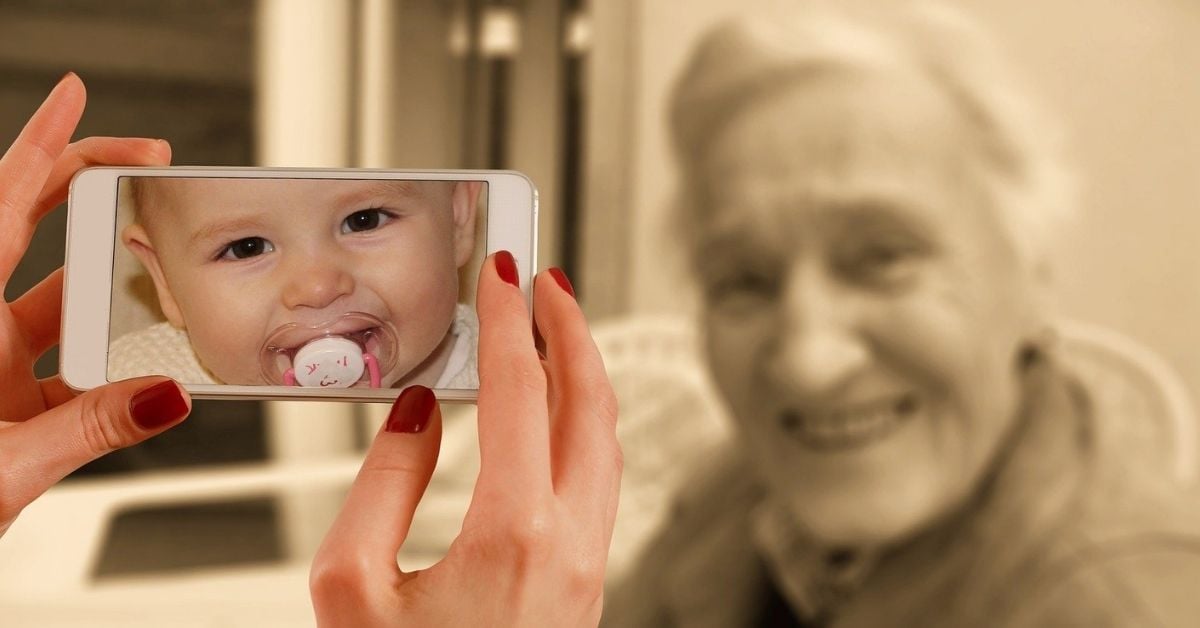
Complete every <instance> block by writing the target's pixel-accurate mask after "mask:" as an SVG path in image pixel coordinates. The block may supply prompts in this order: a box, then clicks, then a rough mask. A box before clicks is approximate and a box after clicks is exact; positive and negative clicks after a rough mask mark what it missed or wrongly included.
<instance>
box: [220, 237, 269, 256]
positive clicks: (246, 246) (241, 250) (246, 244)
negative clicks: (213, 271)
mask: <svg viewBox="0 0 1200 628" xmlns="http://www.w3.org/2000/svg"><path fill="white" fill-rule="evenodd" d="M274 250H275V245H273V244H271V243H270V242H268V241H267V240H266V239H265V238H260V237H257V236H255V237H252V238H242V239H241V240H234V241H233V242H230V243H229V244H228V245H227V246H226V247H225V248H224V249H221V254H220V255H219V256H218V257H219V258H220V259H226V260H233V259H246V258H248V257H256V256H259V255H262V254H263V253H270V252H271V251H274Z"/></svg>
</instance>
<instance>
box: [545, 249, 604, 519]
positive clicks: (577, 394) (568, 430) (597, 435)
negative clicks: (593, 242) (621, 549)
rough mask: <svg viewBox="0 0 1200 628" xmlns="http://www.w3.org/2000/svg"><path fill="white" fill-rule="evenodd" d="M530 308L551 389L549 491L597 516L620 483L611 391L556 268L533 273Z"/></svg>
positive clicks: (567, 285) (597, 353) (584, 324)
mask: <svg viewBox="0 0 1200 628" xmlns="http://www.w3.org/2000/svg"><path fill="white" fill-rule="evenodd" d="M534 306H535V307H536V309H537V312H538V327H539V329H540V331H541V333H542V335H543V337H544V338H545V339H546V370H547V372H548V373H549V377H550V381H551V382H552V386H553V389H554V419H553V426H554V434H553V440H552V441H551V443H552V447H553V453H552V455H553V460H554V487H555V493H557V494H558V495H560V496H563V497H564V498H565V499H567V500H569V501H571V502H573V503H574V506H575V508H577V509H582V510H584V511H587V512H591V513H592V515H593V516H594V517H595V520H599V519H600V517H602V516H604V515H606V513H607V512H608V509H609V500H610V497H611V494H612V488H613V485H614V484H619V483H620V473H621V466H622V460H621V449H620V445H619V444H618V442H617V435H616V425H617V401H616V395H615V394H614V392H613V389H612V385H611V384H610V383H609V380H608V374H607V372H606V371H605V369H604V361H603V360H602V359H601V357H600V351H599V350H598V349H597V348H596V343H595V342H594V341H593V340H592V336H591V333H590V332H589V331H588V326H587V321H586V320H585V319H584V316H583V312H582V311H581V310H580V309H579V305H578V304H577V303H576V301H575V298H574V293H573V291H572V289H571V284H570V282H569V281H568V280H567V278H566V276H565V275H563V274H562V271H560V270H558V269H551V270H549V271H547V272H544V273H542V274H540V275H538V281H537V282H535V283H534Z"/></svg>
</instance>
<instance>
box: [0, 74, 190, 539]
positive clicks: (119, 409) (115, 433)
mask: <svg viewBox="0 0 1200 628" xmlns="http://www.w3.org/2000/svg"><path fill="white" fill-rule="evenodd" d="M84 100H85V93H84V89H83V83H82V82H80V80H79V78H78V77H77V76H75V75H73V74H72V75H68V76H67V77H66V78H64V79H63V80H62V82H60V83H59V84H58V86H57V87H55V89H54V91H53V92H51V94H50V96H49V97H48V98H47V99H46V102H45V103H44V104H43V105H42V107H41V108H40V109H38V111H37V113H35V114H34V116H33V118H32V119H31V120H30V121H29V123H28V124H27V125H26V126H25V129H24V130H23V131H22V132H21V135H20V136H19V137H18V138H17V140H16V141H15V142H13V144H12V146H11V147H10V148H9V149H8V151H7V152H6V153H5V154H4V158H3V160H0V232H3V233H4V234H5V237H4V238H0V284H7V282H8V279H9V277H11V276H12V272H13V269H14V268H15V267H16V265H17V262H18V261H20V259H21V257H22V256H23V255H24V254H25V249H26V247H28V246H29V241H30V238H32V236H33V231H34V228H35V227H36V226H37V223H38V221H39V220H40V219H41V218H42V217H43V216H45V215H46V214H47V213H48V212H49V211H50V210H51V209H54V208H55V207H56V206H58V205H59V204H61V203H62V202H63V201H64V200H66V196H67V184H68V183H69V182H70V180H71V176H72V175H74V174H75V172H76V171H78V170H79V169H80V168H84V167H87V166H92V165H99V164H107V165H127V166H161V165H165V164H167V163H169V162H170V159H171V150H170V147H169V146H167V144H166V143H165V142H160V141H155V140H148V139H132V138H111V137H90V138H87V139H83V140H80V141H78V142H75V143H74V144H68V141H69V140H70V137H71V133H72V132H73V131H74V129H75V125H76V124H77V123H78V121H79V117H80V115H81V114H82V113H83V105H84ZM62 282H63V273H62V270H61V269H59V270H57V271H55V272H54V273H51V275H50V276H49V277H47V278H46V279H45V280H43V281H42V282H41V283H39V284H38V285H37V286H35V287H34V288H32V289H31V290H29V292H26V293H25V294H24V295H23V296H21V297H20V298H19V299H17V300H16V301H13V302H12V303H3V304H2V305H0V378H2V379H3V380H4V382H5V384H4V394H3V395H0V534H3V533H4V532H5V531H6V530H8V529H9V527H10V526H11V525H12V523H13V522H14V520H15V519H16V517H17V515H18V514H19V513H20V512H21V510H22V509H23V508H25V507H26V506H27V505H29V503H30V502H32V501H33V500H34V499H35V498H36V497H37V496H38V495H41V494H42V493H43V492H45V491H46V489H48V488H50V487H51V486H52V485H54V484H55V483H56V482H58V481H59V480H61V479H62V478H63V477H66V475H67V474H68V473H70V472H72V471H74V470H75V469H77V468H79V467H80V466H82V465H84V464H86V463H88V462H90V461H92V460H94V459H96V458H98V457H100V456H102V455H104V454H106V453H108V452H110V451H113V450H115V449H119V448H122V447H128V446H130V445H134V444H136V443H139V442H141V441H143V440H145V439H147V438H149V437H151V436H153V435H155V434H157V433H159V432H162V431H163V430H165V429H167V428H168V427H170V426H172V425H175V424H177V423H178V422H180V421H182V420H183V418H184V417H185V416H186V414H187V411H188V409H189V408H190V401H189V400H188V398H187V395H186V394H185V393H183V391H181V390H179V389H178V388H177V387H176V386H175V385H174V384H171V383H170V380H167V379H166V378H163V377H142V378H137V379H131V380H126V381H122V382H117V383H114V384H110V385H107V386H103V387H101V388H97V389H95V390H92V391H89V392H87V393H85V394H82V395H76V394H75V393H74V392H72V391H71V390H70V389H68V388H67V387H66V386H65V385H63V383H62V381H61V380H60V379H59V378H58V377H57V376H55V377H50V378H47V379H42V380H38V379H36V378H34V376H33V363H34V362H35V361H36V360H37V358H38V357H39V356H40V355H41V354H42V353H44V352H45V351H46V350H47V349H49V348H50V347H52V346H54V345H56V344H58V334H59V323H60V318H61V308H62ZM163 383H166V387H165V389H163V388H160V389H158V390H160V391H163V392H164V393H165V394H166V395H167V396H168V397H171V396H173V397H174V399H173V400H174V401H176V402H177V403H176V404H175V405H174V407H175V409H176V411H175V412H170V413H168V414H160V413H157V412H150V413H148V414H147V413H146V412H145V411H142V412H140V413H137V415H136V416H135V412H134V411H133V408H134V405H135V404H134V403H133V401H134V398H135V396H137V395H138V394H139V393H143V392H145V391H147V390H149V389H151V388H153V387H154V386H155V385H160V384H163ZM142 407H143V408H145V406H142Z"/></svg>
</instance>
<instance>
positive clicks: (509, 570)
mask: <svg viewBox="0 0 1200 628" xmlns="http://www.w3.org/2000/svg"><path fill="white" fill-rule="evenodd" d="M533 292H534V295H533V296H534V309H535V310H536V311H537V322H536V326H537V329H538V331H539V332H540V333H541V335H542V337H543V338H544V340H545V355H546V358H545V359H541V358H540V357H539V355H538V351H537V349H536V348H535V347H534V338H533V327H534V326H533V325H532V324H531V323H530V314H529V309H528V308H527V307H526V305H525V299H524V297H523V295H522V293H521V291H520V290H519V289H517V287H516V286H513V285H510V284H508V283H505V282H504V281H502V280H500V278H499V277H498V276H497V273H496V263H495V256H493V257H490V258H488V261H487V262H486V263H485V264H484V268H483V270H482V271H481V273H480V278H479V288H478V303H479V304H480V310H479V334H480V336H479V343H480V353H479V368H480V385H479V412H478V417H479V448H480V471H479V477H478V479H477V480H476V484H475V492H474V494H473V496H472V498H471V504H470V506H469V508H468V510H467V514H466V517H465V519H464V520H463V526H462V530H461V532H460V533H459V535H458V537H457V538H456V539H455V540H454V542H453V543H451V545H450V549H449V550H448V551H447V553H446V556H445V558H443V559H442V560H441V561H439V562H438V563H437V564H435V565H433V566H432V567H429V568H428V569H424V570H421V571H417V572H411V573H405V572H402V571H400V569H399V568H398V567H397V564H396V554H397V552H398V551H399V550H400V548H401V547H402V546H403V545H404V541H405V537H406V535H407V533H408V529H409V526H410V524H411V523H412V518H413V512H414V510H415V508H416V506H417V503H418V502H419V500H420V498H421V495H422V493H423V492H424V490H425V488H426V486H427V484H428V482H429V478H430V476H431V475H432V474H433V470H434V466H435V465H436V463H437V454H438V446H439V442H440V440H441V415H440V412H439V411H438V410H437V409H436V407H435V408H434V410H433V415H432V418H431V422H430V424H429V427H428V428H427V429H425V430H424V431H423V432H421V433H419V434H406V433H388V432H383V431H381V432H380V433H379V434H378V435H377V436H376V438H375V442H374V444H372V446H371V449H370V451H369V452H368V453H367V458H366V460H365V461H364V462H363V467H362V470H361V471H360V472H359V474H358V477H357V478H356V479H355V481H354V485H353V487H352V488H351V489H350V494H349V495H348V496H347V498H346V502H345V504H344V505H343V507H342V511H341V514H340V515H339V516H338V518H337V520H336V521H335V522H334V524H333V526H332V527H331V528H330V530H329V533H328V534H327V535H326V537H325V542H324V543H323V544H322V545H321V548H320V550H319V551H318V552H317V556H316V558H315V559H314V561H313V566H312V574H311V579H310V586H311V590H312V597H313V606H314V608H315V609H316V614H317V621H318V623H319V624H320V625H322V626H355V627H363V626H365V627H370V626H395V625H405V626H594V625H596V624H597V623H598V622H599V620H600V612H601V609H602V606H603V588H604V569H605V563H606V561H607V557H608V546H609V542H610V539H611V537H612V531H613V523H614V521H615V519H616V513H617V501H618V493H619V490H620V477H621V467H622V457H621V450H620V446H619V444H618V443H617V439H616V432H615V428H616V418H617V406H616V400H615V397H614V396H613V390H612V386H611V384H610V383H609V381H608V378H607V375H606V374H605V371H604V364H603V362H602V361H601V359H600V354H599V352H598V351H597V349H596V346H595V344H594V343H593V341H592V339H591V337H590V336H589V334H588V331H587V325H586V322H585V321H584V319H583V316H582V314H581V313H580V310H579V306H578V305H577V304H576V303H575V300H574V299H573V298H572V297H571V295H569V294H568V293H567V292H565V291H564V290H563V289H561V288H560V286H558V285H556V282H555V281H553V280H551V277H550V276H548V274H547V273H542V274H540V275H538V277H537V281H536V282H535V283H534V291H533Z"/></svg>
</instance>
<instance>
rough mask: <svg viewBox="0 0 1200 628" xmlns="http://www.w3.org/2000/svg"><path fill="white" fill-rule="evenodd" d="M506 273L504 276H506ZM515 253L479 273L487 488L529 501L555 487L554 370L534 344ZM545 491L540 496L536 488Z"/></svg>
mask: <svg viewBox="0 0 1200 628" xmlns="http://www.w3.org/2000/svg"><path fill="white" fill-rule="evenodd" d="M501 273H503V274H501ZM516 274H517V273H516V266H515V264H513V262H512V255H511V254H509V253H508V252H506V251H501V252H500V253H497V254H495V255H492V256H491V257H489V258H488V259H487V260H486V261H485V263H484V266H483V269H482V270H481V271H480V273H479V287H478V291H477V294H478V296H477V298H476V304H477V305H476V307H477V308H478V310H479V411H478V421H479V453H480V472H479V480H478V484H477V488H476V495H479V494H481V493H480V491H484V492H487V491H492V490H495V491H500V492H501V493H502V494H507V495H509V496H512V497H514V498H516V499H524V498H525V497H528V496H529V495H530V494H531V493H530V491H538V490H544V491H545V492H546V493H545V494H548V493H549V491H550V490H551V489H552V486H551V484H550V436H549V432H550V428H549V414H548V410H547V407H546V403H547V402H546V390H547V388H546V373H545V371H543V370H542V365H541V361H540V360H539V359H538V355H537V352H536V351H535V350H534V347H533V332H532V323H531V322H530V317H529V311H528V308H527V307H526V305H525V296H524V294H523V293H522V292H521V290H520V289H519V288H518V287H517V286H516V285H515V284H516V283H517V282H518V279H517V277H516ZM533 494H538V493H536V492H535V493H533Z"/></svg>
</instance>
